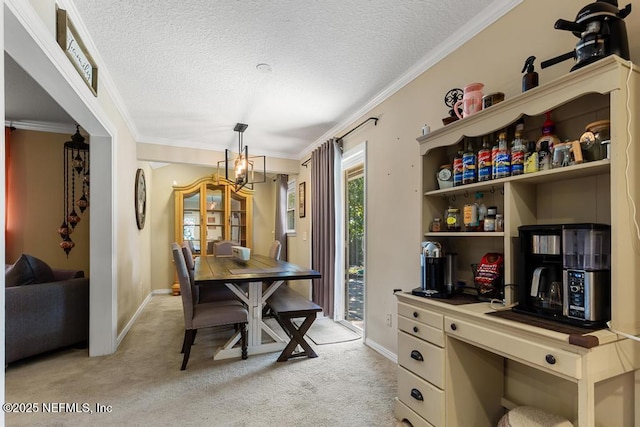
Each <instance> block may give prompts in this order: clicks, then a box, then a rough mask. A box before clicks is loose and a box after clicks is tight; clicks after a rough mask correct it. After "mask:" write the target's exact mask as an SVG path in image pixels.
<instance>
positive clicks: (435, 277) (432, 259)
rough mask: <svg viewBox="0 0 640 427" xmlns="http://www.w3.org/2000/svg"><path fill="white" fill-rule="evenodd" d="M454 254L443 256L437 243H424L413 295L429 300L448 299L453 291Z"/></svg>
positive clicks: (440, 246)
mask: <svg viewBox="0 0 640 427" xmlns="http://www.w3.org/2000/svg"><path fill="white" fill-rule="evenodd" d="M455 260H456V254H455V253H453V252H450V253H447V254H445V253H444V251H443V250H442V245H440V243H438V242H430V241H425V242H422V244H421V252H420V272H421V283H420V287H419V288H415V289H413V290H412V291H411V293H412V294H413V295H418V296H421V297H430V298H449V297H451V295H453V291H454V289H455V281H456V280H455V271H456V265H455Z"/></svg>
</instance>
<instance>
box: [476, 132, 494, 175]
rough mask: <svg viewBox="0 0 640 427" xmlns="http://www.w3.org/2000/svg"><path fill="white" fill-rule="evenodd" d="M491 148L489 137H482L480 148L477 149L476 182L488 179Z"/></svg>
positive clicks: (490, 166)
mask: <svg viewBox="0 0 640 427" xmlns="http://www.w3.org/2000/svg"><path fill="white" fill-rule="evenodd" d="M491 169H492V163H491V148H490V147H489V137H488V136H484V137H483V138H482V148H481V149H480V150H478V182H483V181H489V180H490V179H491V175H492V171H491Z"/></svg>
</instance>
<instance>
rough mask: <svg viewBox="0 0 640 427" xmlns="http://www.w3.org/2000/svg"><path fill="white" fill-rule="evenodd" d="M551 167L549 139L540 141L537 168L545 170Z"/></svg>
mask: <svg viewBox="0 0 640 427" xmlns="http://www.w3.org/2000/svg"><path fill="white" fill-rule="evenodd" d="M549 169H551V152H550V151H549V141H542V142H540V150H539V151H538V170H539V171H546V170H549Z"/></svg>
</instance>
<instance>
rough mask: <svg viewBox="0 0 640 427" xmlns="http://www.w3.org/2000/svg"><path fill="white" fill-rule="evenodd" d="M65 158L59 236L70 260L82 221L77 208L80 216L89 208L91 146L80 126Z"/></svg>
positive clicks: (65, 151) (67, 148)
mask: <svg viewBox="0 0 640 427" xmlns="http://www.w3.org/2000/svg"><path fill="white" fill-rule="evenodd" d="M63 156H64V161H63V180H64V190H63V191H64V203H63V219H62V225H60V228H58V234H59V235H60V237H61V238H62V242H60V247H61V248H62V250H64V252H65V254H67V258H68V257H69V252H71V249H73V247H74V246H75V245H76V244H75V243H74V242H73V240H71V233H72V232H73V230H74V229H75V227H76V225H77V224H78V223H79V222H80V220H81V218H80V215H78V213H77V212H76V206H77V207H78V209H79V210H80V214H82V213H84V211H85V210H86V209H87V208H88V207H89V144H87V143H86V142H84V137H83V136H82V135H80V126H79V125H76V133H75V134H73V135H72V136H71V141H67V142H65V143H64V150H63ZM76 180H77V182H78V187H79V188H80V189H81V193H80V194H81V195H80V197H78V198H77V199H76ZM76 200H77V201H76Z"/></svg>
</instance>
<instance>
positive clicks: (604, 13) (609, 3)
mask: <svg viewBox="0 0 640 427" xmlns="http://www.w3.org/2000/svg"><path fill="white" fill-rule="evenodd" d="M630 13H631V3H629V4H628V5H626V6H625V7H624V8H623V9H618V1H617V0H596V1H595V2H594V3H590V4H588V5H587V6H585V7H583V8H582V9H580V11H579V12H578V15H577V16H576V19H575V21H567V20H565V19H558V20H557V21H556V23H555V25H554V28H555V29H557V30H565V31H571V32H572V33H573V34H574V35H575V36H576V37H578V38H579V39H580V40H578V43H577V44H576V47H575V49H574V50H572V51H571V52H567V53H565V54H562V55H560V56H557V57H555V58H551V59H548V60H546V61H543V62H542V63H541V64H540V66H541V67H542V68H546V67H550V66H551V65H555V64H557V63H559V62H562V61H566V60H567V59H571V58H574V59H575V60H576V63H575V65H574V66H573V67H572V68H571V71H574V70H577V69H578V68H581V67H584V66H585V65H588V64H591V63H593V62H595V61H598V60H599V59H602V58H604V57H606V56H609V55H618V56H619V57H621V58H623V59H626V60H629V40H628V38H627V28H626V25H625V23H624V18H626V17H627V16H628V15H629V14H630Z"/></svg>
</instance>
